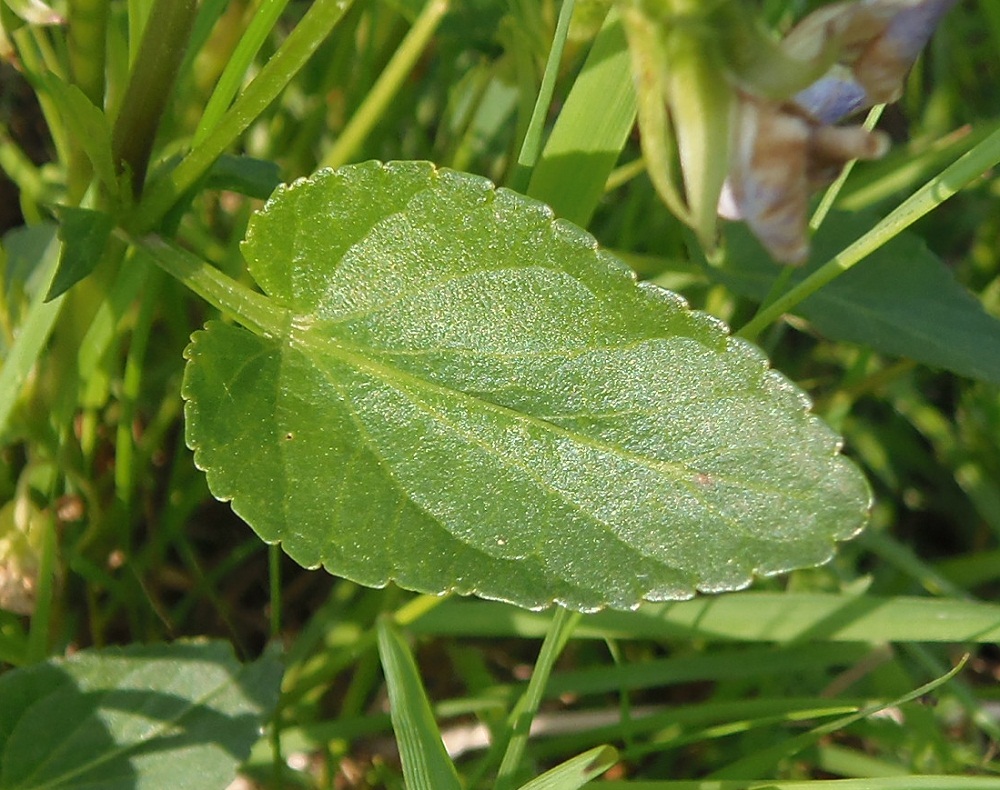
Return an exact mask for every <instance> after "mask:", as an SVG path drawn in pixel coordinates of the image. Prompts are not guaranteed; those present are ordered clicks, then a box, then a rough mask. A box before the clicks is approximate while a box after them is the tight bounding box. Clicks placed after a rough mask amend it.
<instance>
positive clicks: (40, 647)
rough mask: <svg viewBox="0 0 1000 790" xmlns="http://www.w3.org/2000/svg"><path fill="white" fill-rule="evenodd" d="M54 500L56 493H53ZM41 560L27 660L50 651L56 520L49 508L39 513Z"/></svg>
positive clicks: (33, 660)
mask: <svg viewBox="0 0 1000 790" xmlns="http://www.w3.org/2000/svg"><path fill="white" fill-rule="evenodd" d="M51 501H52V502H55V497H52V499H51ZM41 518H42V520H43V522H44V524H43V527H42V529H43V530H44V532H43V533H42V551H41V562H40V563H39V568H38V587H37V591H36V593H35V612H34V614H33V615H32V616H31V630H30V632H29V633H28V661H27V663H29V664H37V663H38V662H39V661H44V660H45V657H46V656H47V655H48V652H49V629H50V625H51V623H52V588H53V581H54V579H55V568H56V523H55V522H56V520H55V516H54V515H53V513H52V511H51V510H49V511H48V512H46V513H44V514H43V515H42V517H41Z"/></svg>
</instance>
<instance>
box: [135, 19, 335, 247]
mask: <svg viewBox="0 0 1000 790" xmlns="http://www.w3.org/2000/svg"><path fill="white" fill-rule="evenodd" d="M352 2H353V0H315V2H314V3H313V4H312V5H311V6H309V10H308V11H306V13H305V16H303V17H302V19H301V21H300V22H299V24H298V25H296V26H295V30H293V31H292V32H291V34H290V35H289V36H288V38H286V39H285V41H284V43H283V44H282V45H281V47H280V48H279V49H278V51H277V53H275V55H274V56H273V57H272V58H271V59H270V60H269V61H268V62H267V65H265V66H264V68H262V69H261V71H260V74H258V75H257V77H256V78H255V79H254V81H253V82H251V83H250V85H248V86H247V88H246V90H245V91H243V93H242V94H240V96H239V98H238V99H237V100H236V101H235V102H234V103H233V106H232V107H230V108H229V111H228V112H227V113H226V114H225V115H224V116H223V117H222V120H220V121H219V122H218V124H217V125H216V126H215V128H213V129H212V131H211V132H209V133H208V135H206V137H205V139H204V140H203V141H202V142H201V143H200V144H198V145H196V146H195V147H194V149H192V151H191V153H190V154H188V155H187V156H186V157H185V159H184V161H183V162H181V163H180V164H179V165H178V166H177V167H176V168H174V170H172V171H171V172H170V173H169V174H168V175H166V176H165V177H164V178H163V179H161V180H158V181H157V182H156V183H155V184H154V185H152V186H151V188H150V190H149V192H148V194H147V195H146V196H145V199H144V200H143V201H142V204H141V205H140V206H139V208H138V209H137V211H136V216H135V217H133V219H132V222H131V223H129V225H130V227H131V228H132V229H133V230H134V232H138V233H145V232H147V231H149V230H152V229H153V228H154V227H155V226H156V224H157V223H158V222H159V221H160V219H161V218H162V217H163V215H164V214H166V213H167V211H169V210H170V208H171V206H173V205H174V203H176V202H177V201H178V200H179V199H180V197H181V195H183V194H184V193H185V192H186V191H187V190H188V189H190V188H191V187H192V186H193V185H194V183H195V182H196V181H197V180H198V179H199V178H201V177H202V176H203V175H204V174H205V173H206V172H207V171H208V169H209V168H210V167H211V166H212V163H213V162H215V160H216V159H217V158H218V157H219V155H220V154H221V153H222V152H223V151H225V150H226V148H227V147H228V146H230V145H232V143H233V142H234V141H235V140H236V138H237V137H239V135H241V134H242V133H243V131H244V130H245V129H246V128H247V127H248V126H249V125H250V124H251V123H253V122H254V121H255V120H257V118H258V117H260V114H261V113H262V112H264V110H266V109H267V107H268V105H269V104H270V103H271V102H272V101H274V100H275V99H276V98H277V97H278V95H279V94H280V93H281V91H282V90H284V88H285V87H286V86H287V85H288V83H289V82H290V81H291V80H292V77H294V76H295V74H296V73H298V71H299V69H301V68H302V67H303V66H304V65H305V63H306V61H308V60H309V58H310V56H312V54H313V52H315V51H316V49H317V47H319V45H320V44H322V43H323V41H324V40H325V39H326V37H327V36H328V35H329V34H330V31H331V30H332V29H333V26H334V25H336V24H337V22H339V21H340V19H341V17H342V16H343V15H344V12H345V11H346V10H347V9H348V8H349V7H350V6H351V3H352Z"/></svg>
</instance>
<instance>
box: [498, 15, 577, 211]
mask: <svg viewBox="0 0 1000 790" xmlns="http://www.w3.org/2000/svg"><path fill="white" fill-rule="evenodd" d="M575 5H576V0H563V4H562V8H561V9H560V10H559V20H558V21H557V22H556V32H555V36H554V37H553V39H552V49H551V50H549V58H548V60H547V61H546V63H545V73H544V74H543V75H542V84H541V85H540V86H539V88H538V98H536V99H535V108H534V110H533V111H532V113H531V120H530V121H529V122H528V131H527V132H525V135H524V141H523V142H522V143H521V150H520V152H519V153H518V155H517V163H516V164H515V165H514V172H513V173H511V176H510V181H509V182H508V186H510V188H511V189H513V190H515V191H517V192H525V191H527V189H528V182H529V181H530V180H531V171H532V169H534V167H535V164H536V163H537V162H538V157H539V156H540V154H541V151H542V132H543V131H544V129H545V119H546V118H547V117H548V114H549V105H550V104H551V103H552V94H553V93H555V89H556V77H557V76H558V74H559V64H560V63H561V62H562V56H563V50H564V49H565V48H566V36H567V35H568V33H569V23H570V19H571V18H572V17H573V7H574V6H575Z"/></svg>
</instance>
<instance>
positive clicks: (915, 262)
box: [711, 212, 1000, 383]
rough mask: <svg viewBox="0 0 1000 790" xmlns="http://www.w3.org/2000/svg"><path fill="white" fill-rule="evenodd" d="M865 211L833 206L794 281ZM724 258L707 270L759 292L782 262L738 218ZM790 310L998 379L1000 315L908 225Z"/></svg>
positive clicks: (835, 333) (834, 333)
mask: <svg viewBox="0 0 1000 790" xmlns="http://www.w3.org/2000/svg"><path fill="white" fill-rule="evenodd" d="M873 224H874V220H873V219H872V217H871V215H869V214H865V213H858V214H847V213H838V212H834V213H832V214H831V215H830V216H829V217H828V218H827V221H826V222H825V223H824V224H823V226H822V227H821V228H820V229H819V231H818V232H817V234H816V237H815V239H814V240H813V245H812V247H813V249H812V254H811V256H810V262H809V264H808V265H806V266H805V267H803V268H802V269H799V270H797V271H796V272H795V273H794V274H793V276H792V280H791V281H790V283H789V286H788V287H792V286H794V285H795V284H797V283H798V282H800V281H801V280H802V279H804V278H805V277H808V276H809V275H810V274H812V273H813V272H814V271H816V269H818V268H819V267H820V266H822V265H823V264H824V263H826V262H827V261H828V260H830V259H831V258H832V257H833V256H834V255H836V254H837V253H838V252H839V251H840V250H842V249H844V247H846V246H847V245H848V244H849V243H851V242H852V241H854V240H855V239H857V238H859V237H860V236H862V235H863V234H864V233H865V232H866V231H868V230H869V229H870V228H871V227H872V225H873ZM726 238H727V242H726V247H727V253H728V254H727V261H726V263H725V265H724V266H722V267H721V268H717V269H716V268H713V269H712V270H711V273H712V274H713V275H715V276H716V277H718V279H720V280H721V281H722V282H724V283H725V284H726V285H727V286H729V287H730V288H732V289H733V290H734V291H736V292H737V293H740V294H743V295H746V296H750V297H752V298H755V299H764V298H765V297H766V296H767V295H768V293H769V292H770V289H771V285H772V284H773V282H774V280H775V278H776V277H778V276H779V274H780V272H781V268H780V267H779V266H778V265H777V264H775V263H774V262H773V261H771V260H770V257H769V256H768V255H767V254H766V253H764V252H763V250H762V249H761V247H760V245H759V244H758V243H757V242H756V241H755V240H754V239H753V238H752V237H751V236H750V234H749V232H748V231H747V230H746V229H745V228H744V227H743V226H741V225H732V226H730V227H729V228H728V229H727V231H726ZM795 312H796V313H798V314H799V315H801V316H802V317H803V318H806V319H808V320H809V321H810V322H811V323H812V324H813V325H814V326H815V327H816V329H818V330H819V331H820V332H821V333H822V334H823V335H824V336H826V337H829V338H833V339H835V340H846V341H849V342H853V343H861V344H863V345H866V346H870V347H871V348H873V349H875V350H876V351H880V352H882V353H884V354H891V355H893V356H901V357H909V358H910V359H913V360H915V361H917V362H920V363H922V364H924V365H929V366H931V367H934V368H944V369H945V370H950V371H951V372H953V373H957V374H959V375H960V376H968V377H970V378H975V379H980V380H982V381H989V382H992V383H1000V320H997V319H996V318H994V317H993V316H991V315H989V314H988V313H987V312H986V310H985V309H983V306H982V304H981V303H980V302H979V301H978V300H977V299H976V298H975V297H974V296H973V295H972V294H971V293H969V292H968V291H967V290H966V289H965V288H964V287H963V286H962V285H961V284H960V283H959V282H958V281H957V280H956V279H955V277H954V275H953V274H952V273H951V272H950V271H949V270H948V268H947V267H946V266H945V265H944V263H942V261H941V260H940V259H939V258H938V257H937V256H936V255H935V254H934V253H933V252H931V250H929V249H928V248H927V245H926V244H925V243H924V241H923V240H922V239H921V238H919V237H918V236H916V235H914V234H912V233H908V232H906V231H904V232H902V233H900V234H899V235H898V236H896V237H895V238H893V239H892V240H891V241H889V242H888V243H887V244H886V245H885V246H883V247H880V248H879V249H878V250H876V251H875V252H874V253H872V255H871V256H870V257H869V258H868V259H867V260H864V261H862V262H861V263H859V264H858V265H857V266H854V267H852V268H851V269H849V270H848V271H846V272H844V274H842V275H840V276H839V277H837V279H835V280H833V281H832V282H831V283H829V284H828V285H826V286H824V287H823V288H822V289H820V290H819V291H817V292H816V293H815V294H814V295H813V296H810V297H809V298H808V299H806V300H805V301H803V302H802V303H801V304H800V305H799V306H798V307H797V308H796V309H795Z"/></svg>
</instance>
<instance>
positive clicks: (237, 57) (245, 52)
mask: <svg viewBox="0 0 1000 790" xmlns="http://www.w3.org/2000/svg"><path fill="white" fill-rule="evenodd" d="M287 5H288V0H263V2H262V3H261V4H260V7H259V8H257V11H256V13H254V15H253V19H252V20H250V24H249V25H247V27H246V30H245V31H244V32H243V35H242V36H240V41H239V44H237V45H236V49H235V50H234V51H233V54H232V57H230V58H229V61H228V62H227V63H226V68H225V69H224V70H223V72H222V76H220V77H219V81H218V82H217V83H216V84H215V90H214V91H212V96H211V97H210V98H209V100H208V104H206V105H205V111H204V112H203V113H202V114H201V121H199V123H198V129H197V131H195V133H194V138H193V139H192V141H191V145H192V147H197V146H198V145H200V144H201V143H202V142H204V140H205V138H206V137H208V134H209V132H211V131H212V130H213V129H214V128H215V127H216V126H217V125H218V124H219V122H220V121H221V120H222V116H223V115H224V114H225V112H226V110H227V109H228V108H229V105H230V104H231V103H232V101H233V97H235V96H236V94H237V93H238V92H239V89H240V85H242V84H243V77H244V76H245V75H246V73H247V69H248V68H250V64H251V63H252V62H253V59H254V57H256V55H257V52H258V51H260V47H261V45H262V44H263V43H264V41H265V40H266V39H267V36H268V34H269V33H270V32H271V30H272V29H273V28H274V25H275V23H276V22H277V21H278V17H280V16H281V12H282V11H284V10H285V7H286V6H287Z"/></svg>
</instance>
